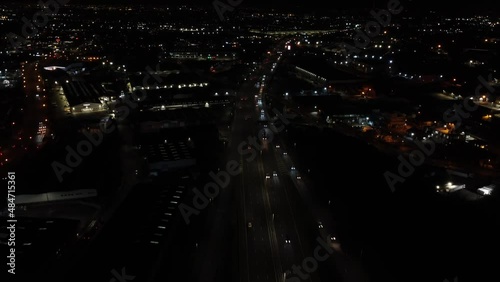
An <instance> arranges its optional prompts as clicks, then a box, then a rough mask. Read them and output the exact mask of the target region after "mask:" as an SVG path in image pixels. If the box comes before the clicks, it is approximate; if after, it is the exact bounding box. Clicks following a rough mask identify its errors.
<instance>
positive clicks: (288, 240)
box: [285, 235, 292, 244]
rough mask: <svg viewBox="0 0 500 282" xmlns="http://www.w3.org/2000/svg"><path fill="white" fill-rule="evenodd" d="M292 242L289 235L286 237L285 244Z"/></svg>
mask: <svg viewBox="0 0 500 282" xmlns="http://www.w3.org/2000/svg"><path fill="white" fill-rule="evenodd" d="M291 242H292V241H290V237H288V235H286V236H285V243H286V244H290V243H291Z"/></svg>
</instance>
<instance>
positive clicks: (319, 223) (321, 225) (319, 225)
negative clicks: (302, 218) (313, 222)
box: [318, 221, 323, 229]
mask: <svg viewBox="0 0 500 282" xmlns="http://www.w3.org/2000/svg"><path fill="white" fill-rule="evenodd" d="M318 228H319V229H323V223H322V222H321V221H318Z"/></svg>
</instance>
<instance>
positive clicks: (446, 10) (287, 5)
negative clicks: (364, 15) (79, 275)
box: [0, 0, 499, 15]
mask: <svg viewBox="0 0 500 282" xmlns="http://www.w3.org/2000/svg"><path fill="white" fill-rule="evenodd" d="M38 2H39V1H36V0H20V1H15V2H13V1H5V0H2V1H0V4H16V5H18V4H19V3H24V4H33V3H38ZM213 2H214V1H209V0H187V1H186V0H173V1H160V0H144V1H138V0H90V1H87V0H70V1H69V2H68V3H67V5H140V6H156V7H169V6H199V7H212V6H213ZM221 2H222V3H225V1H224V0H221ZM388 2H389V1H381V0H351V1H348V2H340V3H332V4H327V5H324V2H323V1H320V0H313V1H307V3H304V1H299V0H294V1H283V2H282V1H271V2H270V1H265V0H257V1H255V0H254V1H250V0H243V1H242V2H241V4H240V5H238V6H239V7H241V8H263V9H276V10H283V11H288V10H299V11H304V12H320V11H321V12H325V11H326V12H327V11H365V10H366V11H369V10H372V9H380V8H386V7H387V3H388ZM400 3H401V5H402V6H403V7H405V12H406V13H407V14H409V15H422V13H424V14H425V13H426V12H431V11H434V12H439V13H441V14H443V15H470V14H475V13H479V14H495V13H496V12H498V11H499V8H498V6H497V5H496V4H494V3H492V2H491V1H487V0H478V1H469V2H465V4H461V5H453V6H450V5H449V4H448V3H438V4H437V3H436V2H435V1H430V0H423V1H418V2H416V1H413V0H410V1H400Z"/></svg>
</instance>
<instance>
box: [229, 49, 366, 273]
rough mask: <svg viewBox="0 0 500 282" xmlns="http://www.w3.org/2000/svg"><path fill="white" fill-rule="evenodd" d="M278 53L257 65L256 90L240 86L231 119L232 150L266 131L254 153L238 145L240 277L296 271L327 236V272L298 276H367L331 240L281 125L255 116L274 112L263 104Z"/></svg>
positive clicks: (325, 216)
mask: <svg viewBox="0 0 500 282" xmlns="http://www.w3.org/2000/svg"><path fill="white" fill-rule="evenodd" d="M282 45H284V44H282ZM280 57H281V56H279V57H278V55H276V54H272V55H271V56H269V60H268V62H267V63H265V64H263V65H262V67H261V69H263V71H262V73H261V74H258V75H257V77H259V79H260V78H261V77H262V83H261V86H260V90H259V89H256V88H255V86H254V82H253V81H250V82H249V83H248V85H244V87H243V88H242V90H241V92H240V95H241V96H240V100H241V101H240V106H241V108H240V110H239V111H237V113H236V115H235V120H234V124H233V136H232V144H231V148H236V149H237V151H238V147H240V149H241V148H246V150H248V148H247V146H248V145H247V144H248V138H249V137H251V138H252V137H254V136H255V137H259V138H261V137H262V136H259V134H258V132H259V131H265V132H266V134H265V136H267V138H261V140H260V145H257V146H255V145H252V147H251V148H250V150H253V151H254V153H256V156H257V157H256V158H255V159H251V158H250V156H252V154H251V152H250V150H248V151H247V152H246V153H245V152H243V154H241V153H242V152H241V150H240V152H239V153H240V163H241V164H242V168H243V173H242V174H241V176H240V177H239V178H237V181H233V186H234V189H235V192H236V195H237V199H238V202H239V203H240V208H239V211H238V220H237V223H238V242H239V245H240V252H239V253H240V258H239V259H240V264H239V265H240V267H239V270H240V271H239V273H240V281H242V282H253V281H276V282H278V281H286V280H287V278H291V277H297V275H294V274H291V273H290V272H288V271H291V270H292V266H293V265H297V266H301V265H303V261H304V259H306V258H308V257H311V256H312V254H313V251H314V249H315V248H316V247H317V246H318V243H317V242H316V240H314V239H315V238H321V239H322V240H323V241H325V242H327V243H328V244H329V245H330V247H331V248H332V249H333V250H334V253H333V254H332V256H331V257H332V259H330V260H327V261H326V262H324V264H325V268H328V270H327V271H323V273H326V274H324V275H321V276H320V275H319V271H315V272H314V271H313V273H311V275H310V276H308V275H306V278H304V279H301V280H302V281H321V280H323V279H325V278H326V279H328V280H331V279H332V278H333V277H337V275H338V274H340V275H341V277H342V281H368V279H367V276H366V274H365V273H364V271H363V269H362V267H361V263H359V262H358V261H356V260H354V259H353V258H349V257H347V256H346V255H345V254H344V253H343V251H342V248H341V244H340V242H338V241H337V238H335V239H334V240H332V236H334V235H335V234H336V229H335V228H336V227H335V221H334V219H333V217H332V216H331V214H330V212H329V210H328V204H329V203H327V202H320V201H318V199H316V198H315V197H314V195H312V193H310V191H309V189H308V187H307V184H310V183H309V181H308V182H307V184H306V181H305V178H304V177H302V173H300V172H298V171H297V170H295V165H294V163H293V160H292V157H290V155H289V154H288V152H287V148H285V147H284V143H285V142H281V140H280V134H284V133H285V132H280V133H278V134H273V133H272V132H279V131H280V130H279V129H278V128H277V127H275V126H274V124H273V123H265V122H259V123H258V122H256V121H257V120H258V119H260V120H267V121H270V120H271V115H274V114H272V112H273V109H270V108H267V107H266V102H265V99H266V97H265V93H266V91H265V89H266V87H268V84H269V83H270V81H269V76H272V70H273V67H272V65H273V63H278V62H279V60H280ZM266 75H267V77H266ZM259 101H260V102H261V103H259ZM262 111H263V112H262ZM249 117H250V118H249ZM285 122H286V121H285ZM282 123H283V122H282ZM278 127H279V126H278ZM281 129H282V128H281ZM241 144H244V145H241ZM311 149H313V148H311ZM233 152H234V151H233ZM292 167H293V168H292ZM299 174H300V175H301V177H298V175H299ZM287 272H288V273H287ZM303 272H304V273H305V271H303ZM290 280H291V281H293V280H292V279H290Z"/></svg>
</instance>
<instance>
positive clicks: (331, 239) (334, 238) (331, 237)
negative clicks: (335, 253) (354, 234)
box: [330, 234, 337, 242]
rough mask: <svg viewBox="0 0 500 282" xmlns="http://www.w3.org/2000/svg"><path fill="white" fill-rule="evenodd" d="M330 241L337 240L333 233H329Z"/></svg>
mask: <svg viewBox="0 0 500 282" xmlns="http://www.w3.org/2000/svg"><path fill="white" fill-rule="evenodd" d="M330 241H332V242H334V241H337V237H336V236H335V235H333V234H332V235H330Z"/></svg>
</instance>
